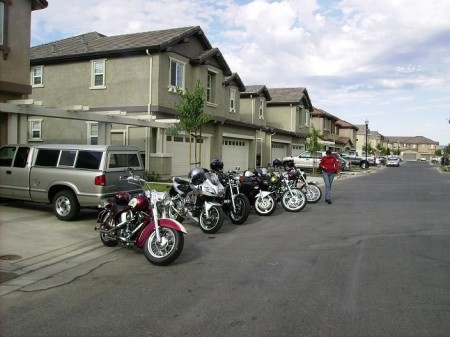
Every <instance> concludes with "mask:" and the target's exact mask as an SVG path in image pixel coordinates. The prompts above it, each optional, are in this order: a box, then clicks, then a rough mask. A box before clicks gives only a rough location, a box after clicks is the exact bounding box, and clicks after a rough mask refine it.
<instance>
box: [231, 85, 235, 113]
mask: <svg viewBox="0 0 450 337" xmlns="http://www.w3.org/2000/svg"><path fill="white" fill-rule="evenodd" d="M230 112H234V113H235V112H236V89H230Z"/></svg>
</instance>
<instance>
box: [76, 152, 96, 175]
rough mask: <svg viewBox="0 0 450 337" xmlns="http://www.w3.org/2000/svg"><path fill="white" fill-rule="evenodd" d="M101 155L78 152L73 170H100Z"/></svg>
mask: <svg viewBox="0 0 450 337" xmlns="http://www.w3.org/2000/svg"><path fill="white" fill-rule="evenodd" d="M102 154H103V153H102V152H99V151H78V158H77V162H76V163H75V168H81V169H90V170H98V169H99V168H100V162H101V160H102Z"/></svg>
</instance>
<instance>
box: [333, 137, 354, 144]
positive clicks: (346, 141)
mask: <svg viewBox="0 0 450 337" xmlns="http://www.w3.org/2000/svg"><path fill="white" fill-rule="evenodd" d="M336 143H338V144H344V145H345V144H350V145H353V142H352V140H351V138H350V137H339V138H338V139H337V140H336Z"/></svg>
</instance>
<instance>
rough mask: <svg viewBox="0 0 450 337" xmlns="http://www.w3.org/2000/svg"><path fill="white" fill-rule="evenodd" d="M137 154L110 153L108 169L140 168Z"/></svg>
mask: <svg viewBox="0 0 450 337" xmlns="http://www.w3.org/2000/svg"><path fill="white" fill-rule="evenodd" d="M140 166H141V165H140V162H139V159H138V154H137V153H110V155H109V165H108V168H118V167H140Z"/></svg>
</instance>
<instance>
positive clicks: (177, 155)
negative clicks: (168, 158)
mask: <svg viewBox="0 0 450 337" xmlns="http://www.w3.org/2000/svg"><path fill="white" fill-rule="evenodd" d="M209 144H210V142H209V138H203V140H202V144H201V152H202V153H201V165H202V166H203V167H207V168H209V162H210V158H209V153H210V151H209V147H210V145H209ZM191 151H192V159H191V160H189V137H185V136H166V152H167V153H170V154H172V176H187V175H188V173H189V169H190V165H189V163H192V162H194V158H195V157H194V146H193V145H192V147H191ZM199 152H200V144H197V158H198V159H199V158H200V153H199ZM198 159H197V160H198Z"/></svg>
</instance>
